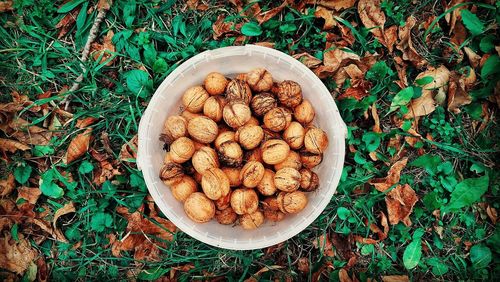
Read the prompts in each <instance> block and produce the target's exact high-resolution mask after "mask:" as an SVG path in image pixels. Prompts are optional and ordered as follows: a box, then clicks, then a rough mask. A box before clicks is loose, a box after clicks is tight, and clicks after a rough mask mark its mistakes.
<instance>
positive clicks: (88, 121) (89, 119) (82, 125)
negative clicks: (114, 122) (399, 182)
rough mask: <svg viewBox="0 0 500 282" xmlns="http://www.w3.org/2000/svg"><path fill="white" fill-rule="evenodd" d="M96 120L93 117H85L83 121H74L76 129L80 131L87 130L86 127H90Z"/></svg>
mask: <svg viewBox="0 0 500 282" xmlns="http://www.w3.org/2000/svg"><path fill="white" fill-rule="evenodd" d="M97 120H98V119H97V118H95V117H86V118H83V119H78V120H77V121H76V127H77V128H80V129H83V128H87V127H89V126H91V125H92V124H94V123H95V122H96V121H97Z"/></svg>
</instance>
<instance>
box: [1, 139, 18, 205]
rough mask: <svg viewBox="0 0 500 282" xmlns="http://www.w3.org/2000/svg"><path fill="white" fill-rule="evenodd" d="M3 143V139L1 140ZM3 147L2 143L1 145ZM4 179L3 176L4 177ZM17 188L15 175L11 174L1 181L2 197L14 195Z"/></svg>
mask: <svg viewBox="0 0 500 282" xmlns="http://www.w3.org/2000/svg"><path fill="white" fill-rule="evenodd" d="M0 141H1V139H0ZM0 146H1V143H0ZM2 177H3V176H2ZM15 187H16V183H15V182H14V175H13V174H12V173H10V174H9V175H8V176H7V178H6V179H0V196H1V197H4V196H7V195H9V194H10V193H12V191H14V188H15Z"/></svg>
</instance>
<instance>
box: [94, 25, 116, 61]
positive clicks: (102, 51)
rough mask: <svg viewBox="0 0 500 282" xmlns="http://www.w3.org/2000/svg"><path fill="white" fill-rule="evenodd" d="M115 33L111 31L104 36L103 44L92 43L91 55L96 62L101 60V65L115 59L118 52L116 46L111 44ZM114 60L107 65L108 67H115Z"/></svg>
mask: <svg viewBox="0 0 500 282" xmlns="http://www.w3.org/2000/svg"><path fill="white" fill-rule="evenodd" d="M114 35H115V33H114V32H113V31H112V30H109V31H108V33H107V34H106V36H104V39H103V40H102V44H101V43H97V42H94V43H92V45H91V47H90V50H91V51H90V54H91V55H92V57H93V58H94V60H95V61H97V60H98V59H99V58H101V60H100V61H99V63H101V64H102V63H104V62H105V61H107V60H108V59H110V58H112V57H114V55H113V53H114V52H116V49H115V45H113V43H112V42H111V39H112V38H113V36H114ZM101 56H102V57H101ZM113 61H114V59H112V60H111V61H109V62H107V63H106V66H111V65H113Z"/></svg>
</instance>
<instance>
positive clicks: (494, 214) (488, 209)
mask: <svg viewBox="0 0 500 282" xmlns="http://www.w3.org/2000/svg"><path fill="white" fill-rule="evenodd" d="M486 213H487V214H488V217H489V218H490V220H491V222H492V223H493V224H496V223H497V219H498V214H497V210H496V209H495V208H493V207H492V206H490V205H488V207H486Z"/></svg>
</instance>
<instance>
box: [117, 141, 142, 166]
mask: <svg viewBox="0 0 500 282" xmlns="http://www.w3.org/2000/svg"><path fill="white" fill-rule="evenodd" d="M138 141H139V138H138V136H137V135H135V136H134V137H132V139H131V140H130V141H129V142H127V143H125V144H123V145H122V148H121V150H120V155H119V159H120V161H122V162H133V161H135V159H137V147H138Z"/></svg>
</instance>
